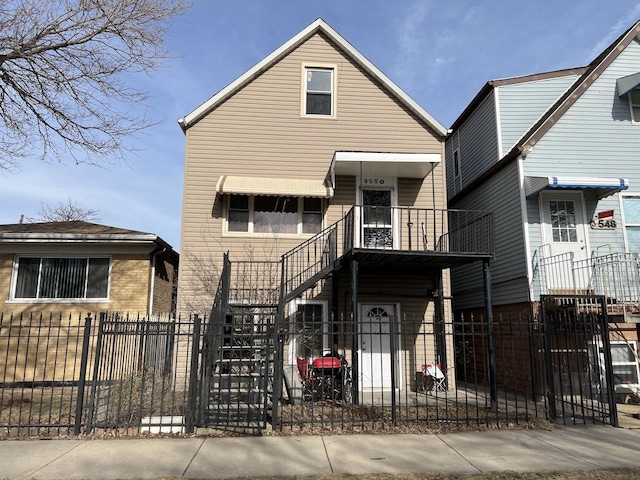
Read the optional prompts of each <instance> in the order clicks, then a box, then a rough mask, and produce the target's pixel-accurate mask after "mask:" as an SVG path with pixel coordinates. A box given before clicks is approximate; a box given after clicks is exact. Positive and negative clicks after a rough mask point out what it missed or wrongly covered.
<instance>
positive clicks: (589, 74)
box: [506, 20, 640, 159]
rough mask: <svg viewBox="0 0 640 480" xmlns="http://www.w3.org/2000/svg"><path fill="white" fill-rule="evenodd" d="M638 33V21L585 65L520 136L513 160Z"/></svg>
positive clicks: (545, 129) (593, 80)
mask: <svg viewBox="0 0 640 480" xmlns="http://www.w3.org/2000/svg"><path fill="white" fill-rule="evenodd" d="M638 34H640V20H638V21H637V22H636V23H634V24H633V25H632V26H631V28H629V29H628V30H627V31H626V32H624V33H623V34H622V35H621V36H620V37H618V39H617V40H615V41H614V42H613V43H612V44H611V45H609V46H608V47H607V48H606V49H605V50H604V51H603V52H602V53H601V54H600V55H598V56H597V57H596V58H595V59H594V60H593V61H592V62H591V63H590V64H589V65H588V66H587V68H586V71H585V72H584V73H583V74H582V75H581V76H580V77H579V78H578V79H577V80H576V81H575V82H574V83H573V85H571V87H569V88H568V89H567V91H566V92H565V93H564V94H563V95H562V96H561V97H560V98H559V99H558V100H557V101H556V102H555V103H554V104H553V105H552V106H551V107H550V108H549V109H548V110H547V112H546V113H545V114H544V115H543V116H542V117H541V118H540V119H539V120H538V121H537V122H536V123H535V124H534V125H532V127H531V128H530V129H529V130H528V131H527V132H526V133H525V134H524V135H523V136H522V137H521V138H520V140H519V141H518V143H516V145H515V146H514V147H513V148H512V149H511V151H510V152H509V153H507V155H506V158H508V159H512V158H515V157H517V156H518V155H520V154H521V153H523V152H525V151H528V150H529V149H530V148H532V147H533V146H534V145H535V144H536V143H537V141H538V140H540V138H542V137H543V136H544V134H545V133H547V132H548V131H549V129H550V128H551V127H552V126H553V125H554V124H555V123H556V122H557V121H558V119H559V118H560V117H561V116H562V115H564V113H565V112H566V111H567V110H569V108H570V107H571V106H572V105H573V104H574V103H575V102H576V100H578V99H579V98H580V97H581V96H582V94H583V93H584V92H585V91H587V89H588V88H589V87H590V86H591V85H592V84H593V83H594V82H595V81H596V80H597V79H598V77H600V75H601V74H602V72H604V71H605V70H606V69H607V67H608V66H609V65H611V63H612V62H613V61H614V60H615V59H616V58H617V57H618V55H620V53H621V52H622V51H623V50H624V49H625V48H626V47H627V45H629V44H630V43H631V42H632V41H633V39H634V38H636V37H637V36H638Z"/></svg>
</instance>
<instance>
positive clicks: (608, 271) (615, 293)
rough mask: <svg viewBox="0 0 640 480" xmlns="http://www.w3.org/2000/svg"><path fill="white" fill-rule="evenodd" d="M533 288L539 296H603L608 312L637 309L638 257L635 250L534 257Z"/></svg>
mask: <svg viewBox="0 0 640 480" xmlns="http://www.w3.org/2000/svg"><path fill="white" fill-rule="evenodd" d="M533 267H534V285H533V286H534V289H535V292H536V294H539V295H554V294H573V295H583V294H589V295H603V296H604V297H605V299H606V302H607V309H608V311H609V313H619V314H625V315H626V314H628V313H638V312H639V311H640V256H638V254H635V253H627V254H625V253H612V254H607V255H593V256H592V257H591V258H589V259H586V260H574V259H573V255H572V254H571V253H564V254H560V255H554V256H548V257H545V256H536V257H534V262H533Z"/></svg>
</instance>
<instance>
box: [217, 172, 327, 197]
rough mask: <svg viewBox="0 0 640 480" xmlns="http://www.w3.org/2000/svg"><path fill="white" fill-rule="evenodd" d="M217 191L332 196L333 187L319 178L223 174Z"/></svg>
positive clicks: (222, 193)
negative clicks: (326, 184)
mask: <svg viewBox="0 0 640 480" xmlns="http://www.w3.org/2000/svg"><path fill="white" fill-rule="evenodd" d="M216 193H218V194H221V195H225V194H237V195H274V196H291V197H319V198H331V197H333V188H332V187H327V186H325V185H324V182H322V181H319V180H308V179H302V178H271V177H241V176H232V175H223V176H221V177H220V178H219V179H218V183H217V184H216Z"/></svg>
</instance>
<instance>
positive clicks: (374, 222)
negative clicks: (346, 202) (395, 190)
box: [362, 189, 393, 248]
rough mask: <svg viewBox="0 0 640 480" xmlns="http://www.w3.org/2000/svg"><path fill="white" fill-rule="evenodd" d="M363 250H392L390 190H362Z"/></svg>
mask: <svg viewBox="0 0 640 480" xmlns="http://www.w3.org/2000/svg"><path fill="white" fill-rule="evenodd" d="M362 205H363V222H362V238H363V244H364V247H365V248H385V247H386V248H392V247H393V230H392V211H391V190H365V189H363V190H362Z"/></svg>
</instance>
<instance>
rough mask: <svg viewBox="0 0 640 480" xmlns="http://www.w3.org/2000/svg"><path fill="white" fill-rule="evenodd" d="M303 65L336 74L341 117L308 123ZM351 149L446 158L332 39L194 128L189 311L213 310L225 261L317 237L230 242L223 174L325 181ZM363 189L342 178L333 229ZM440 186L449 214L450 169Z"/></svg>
mask: <svg viewBox="0 0 640 480" xmlns="http://www.w3.org/2000/svg"><path fill="white" fill-rule="evenodd" d="M303 65H306V66H314V65H318V66H327V65H333V66H334V68H335V75H336V90H335V92H336V93H335V94H336V95H337V97H336V103H335V105H336V110H335V118H318V117H313V118H312V117H307V116H302V115H301V101H302V95H303V89H302V78H301V75H302V74H303ZM341 150H344V151H367V152H399V153H439V154H441V155H444V150H443V146H442V139H441V138H440V137H439V136H438V135H437V134H436V133H435V132H433V131H432V130H431V129H430V128H429V127H427V126H426V125H425V124H423V123H421V122H420V121H419V120H418V119H417V118H416V117H415V116H414V115H413V114H412V113H410V112H409V111H408V110H407V109H406V108H405V107H403V106H401V105H400V104H399V103H398V101H397V100H396V99H395V98H393V97H392V96H391V95H390V94H389V93H387V92H386V91H385V90H383V89H382V88H381V86H380V85H378V84H377V83H376V82H374V81H373V80H372V78H371V77H369V76H368V75H367V74H366V73H365V72H364V71H362V70H361V69H360V68H359V67H357V66H356V65H354V64H353V63H352V62H351V60H350V58H349V57H347V56H346V55H345V54H344V53H343V52H342V51H341V50H339V49H337V48H336V47H335V46H334V45H333V44H332V43H330V41H328V39H327V38H326V37H324V36H323V35H322V34H316V35H314V36H312V37H311V38H310V39H308V40H307V41H306V42H304V43H303V44H301V45H300V46H299V47H298V48H296V49H295V50H293V51H292V52H290V53H289V54H288V55H287V56H286V57H284V58H283V59H281V60H280V61H279V62H277V63H276V64H274V65H273V66H272V67H270V68H269V69H267V70H266V71H265V72H263V73H262V74H261V75H259V76H258V77H257V78H255V79H254V80H253V81H252V82H250V83H249V84H247V85H246V86H244V87H243V88H242V89H241V90H240V91H238V92H237V93H235V94H234V95H233V96H232V97H231V98H229V99H228V100H227V101H225V102H224V103H222V104H221V105H219V106H217V107H216V109H215V110H213V111H212V112H210V113H209V114H208V115H206V116H205V117H203V118H202V119H201V120H200V121H198V122H197V123H196V124H195V125H193V126H191V127H190V128H189V129H188V130H187V132H186V155H185V182H184V204H183V224H182V239H181V249H182V253H183V254H182V256H181V262H180V275H179V278H180V288H179V300H178V302H179V308H180V309H184V308H187V307H189V309H192V308H193V307H194V306H195V305H198V306H199V308H200V309H201V310H203V311H208V309H209V308H210V305H211V299H212V296H213V293H214V292H215V287H216V285H215V283H216V282H211V278H213V277H215V278H217V277H218V275H219V272H220V268H221V263H222V255H223V253H224V252H227V251H228V252H230V256H231V260H232V261H233V260H240V259H246V258H253V259H266V260H279V258H280V255H281V254H282V253H284V252H285V251H287V250H289V249H291V248H293V247H294V246H296V245H298V244H299V243H301V242H302V241H304V240H305V239H307V238H309V236H308V235H291V236H285V235H279V236H256V235H248V234H244V235H242V234H241V235H235V234H228V233H224V226H225V225H224V222H225V220H224V207H225V205H224V199H223V198H222V197H216V195H215V185H216V183H217V181H218V178H219V177H220V176H221V175H244V176H246V175H250V176H254V177H260V176H264V177H275V178H279V177H289V178H291V177H293V178H303V179H313V180H319V181H322V180H324V179H325V178H326V176H327V173H328V171H329V167H330V165H331V160H332V158H333V154H334V152H336V151H341ZM355 182H356V179H355V178H354V177H338V178H337V179H336V192H335V196H334V198H332V199H331V200H330V202H329V206H328V209H327V211H326V215H325V226H328V225H330V224H332V223H334V222H335V221H337V220H339V219H340V218H342V216H343V215H344V214H345V213H346V212H347V211H348V210H349V209H350V208H351V206H352V205H353V204H354V202H355V198H356V183H355ZM411 182H414V183H415V182H416V181H413V180H411V181H407V182H405V181H404V180H400V181H399V188H400V185H408V183H411ZM418 183H419V182H418ZM435 183H436V198H437V202H438V204H439V208H443V205H444V198H445V197H444V179H443V174H442V165H438V166H437V167H436V178H435ZM413 187H414V188H415V189H417V193H416V196H415V203H416V204H418V205H423V206H424V208H431V207H432V200H431V199H432V195H431V180H430V178H429V177H427V180H425V182H424V185H421V186H420V185H414V186H413ZM423 197H426V198H423ZM403 201H404V202H407V201H409V200H408V199H407V198H406V197H403ZM203 264H204V267H203ZM211 283H213V284H211ZM210 284H211V285H210ZM207 305H208V308H207Z"/></svg>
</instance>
